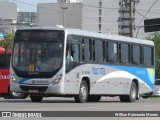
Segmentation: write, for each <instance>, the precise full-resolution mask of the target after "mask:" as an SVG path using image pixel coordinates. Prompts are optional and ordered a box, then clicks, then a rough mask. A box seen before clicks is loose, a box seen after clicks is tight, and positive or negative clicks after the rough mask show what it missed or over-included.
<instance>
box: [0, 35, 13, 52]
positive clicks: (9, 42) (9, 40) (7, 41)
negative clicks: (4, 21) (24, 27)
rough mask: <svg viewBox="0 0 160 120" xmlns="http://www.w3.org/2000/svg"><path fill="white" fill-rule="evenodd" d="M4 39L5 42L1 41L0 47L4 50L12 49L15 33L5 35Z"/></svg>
mask: <svg viewBox="0 0 160 120" xmlns="http://www.w3.org/2000/svg"><path fill="white" fill-rule="evenodd" d="M4 38H5V39H4V40H2V41H0V46H1V47H3V48H5V46H7V47H8V49H12V45H13V38H14V33H5V34H4Z"/></svg>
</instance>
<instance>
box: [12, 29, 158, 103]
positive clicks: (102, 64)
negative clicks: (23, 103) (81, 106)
mask: <svg viewBox="0 0 160 120" xmlns="http://www.w3.org/2000/svg"><path fill="white" fill-rule="evenodd" d="M154 67H155V65H154V43H153V42H152V41H148V40H141V39H136V38H129V37H123V36H118V35H117V36H115V35H107V34H102V33H94V32H87V31H82V30H78V29H67V28H27V29H19V30H17V31H16V33H15V38H14V44H13V52H12V59H11V67H10V68H11V72H10V74H11V79H10V85H11V87H10V90H11V91H13V92H22V93H29V94H30V98H31V101H33V102H41V101H42V99H43V97H44V96H48V97H56V96H58V97H59V96H60V97H61V96H62V97H74V99H75V101H76V102H79V103H84V102H87V101H90V102H93V101H94V102H96V101H97V102H98V101H99V100H100V99H101V96H119V98H120V101H121V102H134V101H135V100H136V99H138V98H139V95H141V94H144V93H149V92H152V91H153V85H154V80H155V68H154Z"/></svg>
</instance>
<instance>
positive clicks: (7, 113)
mask: <svg viewBox="0 0 160 120" xmlns="http://www.w3.org/2000/svg"><path fill="white" fill-rule="evenodd" d="M2 117H12V114H11V112H2Z"/></svg>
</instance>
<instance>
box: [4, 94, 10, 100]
mask: <svg viewBox="0 0 160 120" xmlns="http://www.w3.org/2000/svg"><path fill="white" fill-rule="evenodd" d="M3 98H4V99H10V98H11V97H10V95H9V94H8V93H7V94H4V95H3Z"/></svg>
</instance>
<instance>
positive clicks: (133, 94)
mask: <svg viewBox="0 0 160 120" xmlns="http://www.w3.org/2000/svg"><path fill="white" fill-rule="evenodd" d="M137 93H138V92H137V86H136V84H135V82H132V84H131V88H130V94H129V95H122V96H119V97H120V100H121V102H131V103H132V102H135V100H136V98H137Z"/></svg>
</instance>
